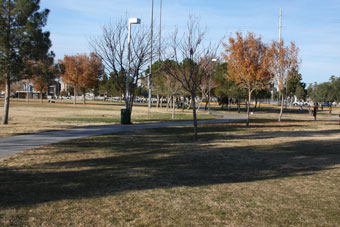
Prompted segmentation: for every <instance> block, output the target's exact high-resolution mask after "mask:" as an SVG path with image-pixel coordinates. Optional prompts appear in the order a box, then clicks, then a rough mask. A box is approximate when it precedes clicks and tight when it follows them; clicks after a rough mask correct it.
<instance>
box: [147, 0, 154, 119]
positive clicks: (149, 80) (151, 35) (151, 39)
mask: <svg viewBox="0 0 340 227" xmlns="http://www.w3.org/2000/svg"><path fill="white" fill-rule="evenodd" d="M153 3H154V0H152V6H151V32H150V72H149V75H148V117H149V116H150V109H151V97H152V94H151V92H152V88H151V78H152V55H153V52H152V51H153V50H152V43H153Z"/></svg>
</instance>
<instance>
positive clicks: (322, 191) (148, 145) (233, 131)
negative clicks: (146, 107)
mask: <svg viewBox="0 0 340 227" xmlns="http://www.w3.org/2000/svg"><path fill="white" fill-rule="evenodd" d="M260 114H261V113H259V114H258V115H256V116H257V117H258V119H253V120H252V122H251V127H249V128H246V127H245V126H244V124H239V123H229V124H218V125H201V126H200V127H199V131H200V134H199V141H198V142H197V143H193V142H192V128H191V127H174V128H161V129H149V130H142V131H135V132H128V133H120V134H114V135H105V136H96V137H91V138H85V139H79V140H73V141H67V142H63V143H59V144H55V145H50V146H46V147H42V148H39V149H35V150H30V151H26V152H24V153H21V154H18V155H15V156H12V157H9V158H5V159H2V160H0V181H1V184H0V194H1V197H0V225H2V226H226V225H230V226H339V224H340V215H339V214H340V196H339V192H340V150H339V146H340V126H339V125H338V124H337V122H335V121H329V120H326V119H324V120H322V121H317V122H314V121H306V120H292V119H290V118H293V117H292V116H295V115H292V116H290V117H289V116H287V120H284V121H283V122H280V123H279V122H277V121H276V120H272V119H261V118H260ZM321 117H325V116H321ZM305 118H306V117H305ZM325 118H326V117H325Z"/></svg>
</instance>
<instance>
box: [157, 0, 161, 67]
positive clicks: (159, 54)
mask: <svg viewBox="0 0 340 227" xmlns="http://www.w3.org/2000/svg"><path fill="white" fill-rule="evenodd" d="M160 1H161V2H160V4H159V37H158V38H159V45H158V61H160V60H161V50H162V49H161V42H162V0H160Z"/></svg>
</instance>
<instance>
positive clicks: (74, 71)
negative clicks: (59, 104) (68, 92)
mask: <svg viewBox="0 0 340 227" xmlns="http://www.w3.org/2000/svg"><path fill="white" fill-rule="evenodd" d="M60 64H63V65H64V68H65V70H64V73H63V75H62V77H63V81H64V82H65V83H70V84H71V85H72V86H73V89H74V101H73V103H74V104H76V102H77V99H76V96H77V94H78V90H79V89H80V90H81V91H82V93H83V103H85V92H86V89H88V88H91V87H93V86H95V85H96V84H97V83H98V82H99V78H100V77H101V76H102V75H103V72H104V70H103V65H102V63H101V59H100V58H99V57H98V56H97V55H95V54H93V53H91V54H90V57H88V56H87V55H86V54H78V55H74V56H65V57H64V60H63V61H60Z"/></svg>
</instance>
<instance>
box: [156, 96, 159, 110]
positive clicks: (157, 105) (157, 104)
mask: <svg viewBox="0 0 340 227" xmlns="http://www.w3.org/2000/svg"><path fill="white" fill-rule="evenodd" d="M158 107H159V94H157V103H156V108H158Z"/></svg>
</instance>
